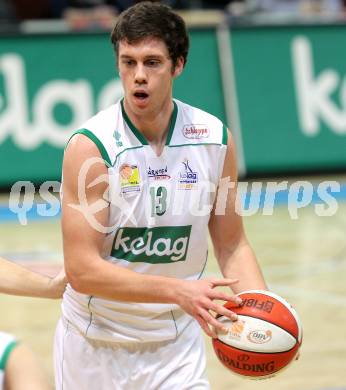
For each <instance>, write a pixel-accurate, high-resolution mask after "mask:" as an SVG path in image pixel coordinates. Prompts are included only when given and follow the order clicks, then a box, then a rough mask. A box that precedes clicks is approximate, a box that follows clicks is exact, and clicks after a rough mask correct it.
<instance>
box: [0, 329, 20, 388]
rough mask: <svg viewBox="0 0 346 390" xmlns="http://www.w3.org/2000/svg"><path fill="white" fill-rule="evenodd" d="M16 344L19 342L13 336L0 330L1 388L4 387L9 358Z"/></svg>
mask: <svg viewBox="0 0 346 390" xmlns="http://www.w3.org/2000/svg"><path fill="white" fill-rule="evenodd" d="M16 345H17V342H16V340H15V338H14V337H13V336H11V335H10V334H7V333H3V332H0V390H3V389H4V380H5V369H6V364H7V360H8V358H9V356H10V353H11V351H12V350H13V348H14V347H15V346H16Z"/></svg>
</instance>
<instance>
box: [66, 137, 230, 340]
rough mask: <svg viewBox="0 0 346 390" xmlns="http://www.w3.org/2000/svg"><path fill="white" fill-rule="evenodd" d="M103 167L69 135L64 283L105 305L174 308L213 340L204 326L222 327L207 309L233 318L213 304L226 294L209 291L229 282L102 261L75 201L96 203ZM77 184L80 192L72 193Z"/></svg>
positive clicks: (83, 140)
mask: <svg viewBox="0 0 346 390" xmlns="http://www.w3.org/2000/svg"><path fill="white" fill-rule="evenodd" d="M91 158H97V159H99V162H97V163H95V164H92V165H91V167H90V169H89V170H88V172H87V174H86V177H85V179H83V180H80V181H79V180H78V178H79V175H80V174H81V172H82V171H83V167H84V164H85V163H87V162H88V161H90V160H89V159H91ZM107 176H108V172H107V168H106V165H105V163H104V162H103V161H102V159H101V155H100V153H99V150H98V148H97V147H96V145H95V144H94V143H93V142H92V141H91V140H90V139H89V138H87V137H85V136H84V135H75V136H74V137H73V138H72V140H71V141H70V142H69V145H68V146H67V148H66V151H65V156H64V163H63V177H64V181H63V197H62V231H63V246H64V258H65V270H66V275H67V278H68V281H69V283H70V284H71V286H72V288H73V289H74V290H76V291H77V292H80V293H83V294H87V295H94V296H98V297H102V298H105V299H110V300H121V301H129V302H147V303H175V304H178V305H179V306H180V307H181V308H182V309H183V310H185V311H186V312H187V313H188V314H190V315H192V316H193V317H194V318H196V319H197V321H198V322H199V323H200V325H201V327H202V328H203V329H204V331H205V332H206V333H207V334H208V335H210V336H215V332H214V330H211V329H210V328H209V325H210V326H212V327H216V328H218V329H220V330H222V329H223V326H222V324H221V323H220V322H218V321H217V320H216V319H215V318H214V316H213V315H212V314H210V313H209V310H212V311H213V312H215V313H217V314H221V315H226V316H227V317H230V318H232V319H234V318H235V314H234V313H232V312H231V311H229V310H227V309H225V308H224V307H223V306H222V305H220V304H217V303H216V302H214V300H215V299H220V300H235V299H236V298H235V297H234V296H232V295H230V294H226V293H224V292H222V291H218V290H217V289H215V287H217V286H220V285H222V286H224V285H228V286H230V285H231V284H233V283H234V280H232V279H222V280H217V279H215V280H198V281H185V280H180V279H175V278H169V277H164V276H157V275H147V274H140V273H137V272H134V271H132V270H129V269H126V268H124V267H121V266H118V265H116V264H112V263H110V262H107V261H105V260H104V259H103V257H102V253H103V245H104V241H105V233H103V232H102V231H100V229H97V227H96V226H93V224H92V223H91V222H90V221H91V220H92V218H90V215H89V217H88V214H87V212H86V209H84V210H83V208H81V207H76V205H79V206H80V199H79V196H80V195H81V194H85V199H86V202H87V204H88V205H93V204H95V202H99V203H100V202H102V200H103V201H104V199H103V195H104V193H105V192H106V191H107V189H108V183H107V181H105V180H102V181H101V182H99V183H98V184H95V183H96V182H97V181H100V180H99V179H100V178H106V177H107ZM81 183H83V185H82V188H78V186H81ZM108 213H109V207H103V208H101V209H99V210H98V211H97V212H95V213H94V215H93V217H95V218H96V220H97V224H99V225H101V226H104V227H106V226H107V223H108Z"/></svg>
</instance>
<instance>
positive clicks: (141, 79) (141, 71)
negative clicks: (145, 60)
mask: <svg viewBox="0 0 346 390" xmlns="http://www.w3.org/2000/svg"><path fill="white" fill-rule="evenodd" d="M146 81H147V75H146V72H145V68H144V66H143V64H138V65H137V66H136V71H135V82H136V83H138V84H143V83H146Z"/></svg>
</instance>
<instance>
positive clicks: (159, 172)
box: [148, 165, 171, 180]
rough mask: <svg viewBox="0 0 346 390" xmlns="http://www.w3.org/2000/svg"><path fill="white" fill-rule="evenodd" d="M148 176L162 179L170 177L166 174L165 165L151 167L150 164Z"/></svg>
mask: <svg viewBox="0 0 346 390" xmlns="http://www.w3.org/2000/svg"><path fill="white" fill-rule="evenodd" d="M148 177H151V178H153V179H155V180H164V179H170V178H171V177H170V176H169V174H168V168H167V165H166V167H165V168H158V169H152V168H151V167H150V166H149V168H148Z"/></svg>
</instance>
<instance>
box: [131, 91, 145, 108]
mask: <svg viewBox="0 0 346 390" xmlns="http://www.w3.org/2000/svg"><path fill="white" fill-rule="evenodd" d="M133 97H134V100H135V102H136V104H138V105H139V106H143V105H145V104H146V103H147V101H148V99H149V94H148V93H147V92H145V91H136V92H135V93H134V94H133Z"/></svg>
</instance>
